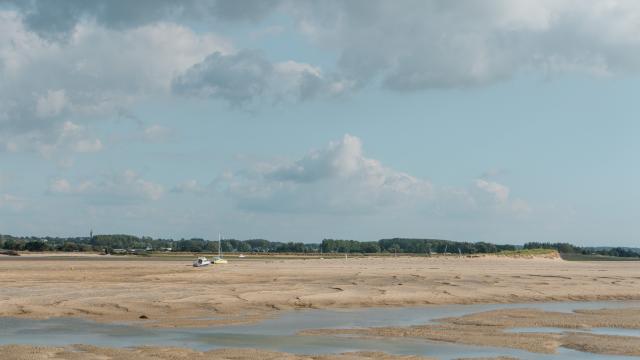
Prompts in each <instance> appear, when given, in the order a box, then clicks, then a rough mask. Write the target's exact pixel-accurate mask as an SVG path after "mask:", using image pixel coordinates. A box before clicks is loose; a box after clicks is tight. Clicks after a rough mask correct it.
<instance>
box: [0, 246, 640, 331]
mask: <svg viewBox="0 0 640 360" xmlns="http://www.w3.org/2000/svg"><path fill="white" fill-rule="evenodd" d="M638 274H640V262H638V263H636V262H567V261H562V260H560V259H547V258H535V259H513V258H504V257H480V258H466V257H462V258H459V257H446V258H445V257H433V258H427V257H398V258H393V257H386V258H383V257H369V258H349V259H348V260H345V259H324V260H321V259H307V260H302V259H300V260H277V259H268V260H262V259H261V260H252V259H251V258H247V259H242V260H232V261H230V263H229V264H227V265H220V266H210V267H206V268H200V269H198V268H193V267H192V266H191V264H190V262H188V261H163V260H148V259H145V260H136V259H135V258H133V260H130V261H109V260H106V259H100V258H97V259H96V258H92V259H89V260H86V259H85V260H83V261H77V260H73V259H71V260H70V259H33V260H32V259H26V258H25V259H19V260H13V259H12V260H10V261H6V260H3V259H2V258H0V316H18V317H29V318H45V317H52V316H74V317H83V318H89V319H92V320H96V321H104V322H114V321H134V322H139V323H140V324H143V325H145V326H157V327H167V326H171V327H173V326H209V325H216V324H229V323H238V322H247V321H255V320H257V319H260V318H262V317H264V316H269V315H270V314H275V313H276V312H277V311H279V310H286V309H297V308H350V307H373V306H410V305H425V304H472V303H515V302H531V301H552V300H557V301H561V300H612V299H636V300H637V299H640V276H639V275H638ZM140 317H146V318H147V319H140Z"/></svg>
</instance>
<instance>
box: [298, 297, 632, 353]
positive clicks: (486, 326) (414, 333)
mask: <svg viewBox="0 0 640 360" xmlns="http://www.w3.org/2000/svg"><path fill="white" fill-rule="evenodd" d="M531 327H557V328H563V329H567V331H566V332H564V333H545V332H544V329H540V331H535V332H522V333H512V332H508V330H509V329H511V328H531ZM595 327H609V328H624V329H640V309H638V308H624V309H602V310H578V311H575V312H573V313H564V312H550V311H542V310H535V309H506V310H495V311H487V312H481V313H476V314H470V315H465V316H461V317H454V318H444V319H440V320H439V321H438V323H436V324H429V325H419V326H408V327H376V328H365V329H360V328H359V329H326V330H323V329H318V330H307V331H303V332H302V333H301V334H308V335H311V334H313V335H356V336H374V337H379V336H384V337H411V338H421V339H428V340H436V341H447V342H453V343H460V344H467V345H483V346H484V345H489V346H496V347H507V348H515V349H521V350H526V351H531V352H538V353H555V352H556V351H557V350H558V348H559V347H560V346H562V347H566V348H570V349H574V350H579V351H588V352H593V353H598V354H607V355H640V337H631V336H610V335H599V334H592V333H584V332H575V331H572V330H575V329H590V328H595Z"/></svg>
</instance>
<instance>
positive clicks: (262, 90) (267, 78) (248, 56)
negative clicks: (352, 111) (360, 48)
mask: <svg viewBox="0 0 640 360" xmlns="http://www.w3.org/2000/svg"><path fill="white" fill-rule="evenodd" d="M347 84H348V83H346V82H343V81H342V80H340V79H334V78H333V77H332V76H326V75H324V74H323V73H322V71H321V69H320V68H318V67H315V66H313V65H310V64H306V63H300V62H296V61H291V60H289V61H284V62H271V61H270V60H268V59H267V58H266V57H265V55H264V54H263V53H262V52H260V51H252V50H243V51H240V52H237V53H234V54H229V55H225V54H222V53H218V52H216V53H213V54H211V55H209V56H208V57H207V58H206V59H205V60H203V61H202V62H200V63H198V64H196V65H194V66H192V67H191V68H189V69H188V70H187V71H185V72H184V73H182V74H180V75H179V76H177V77H176V78H175V79H174V81H173V91H174V93H176V94H179V95H187V96H196V97H201V98H215V99H222V100H225V101H227V102H229V103H230V104H231V105H232V106H235V107H239V106H244V105H247V104H251V103H254V102H260V101H265V100H266V101H269V102H279V101H283V100H286V101H297V100H306V99H310V98H314V97H322V96H336V95H341V94H342V93H343V92H345V91H346V90H347V86H346V85H347Z"/></svg>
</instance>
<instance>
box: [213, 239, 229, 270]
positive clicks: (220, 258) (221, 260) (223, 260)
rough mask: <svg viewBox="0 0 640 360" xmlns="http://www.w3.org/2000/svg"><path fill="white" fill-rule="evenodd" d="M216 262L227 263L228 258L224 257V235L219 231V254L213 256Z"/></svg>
mask: <svg viewBox="0 0 640 360" xmlns="http://www.w3.org/2000/svg"><path fill="white" fill-rule="evenodd" d="M213 263H214V264H227V263H228V262H227V260H226V259H223V258H222V235H220V233H218V256H216V257H214V258H213Z"/></svg>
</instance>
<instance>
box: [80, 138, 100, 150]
mask: <svg viewBox="0 0 640 360" xmlns="http://www.w3.org/2000/svg"><path fill="white" fill-rule="evenodd" d="M73 150H74V151H76V152H79V153H90V152H97V151H100V150H102V141H100V139H93V140H88V139H83V140H79V141H78V142H76V143H75V144H74V145H73Z"/></svg>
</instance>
